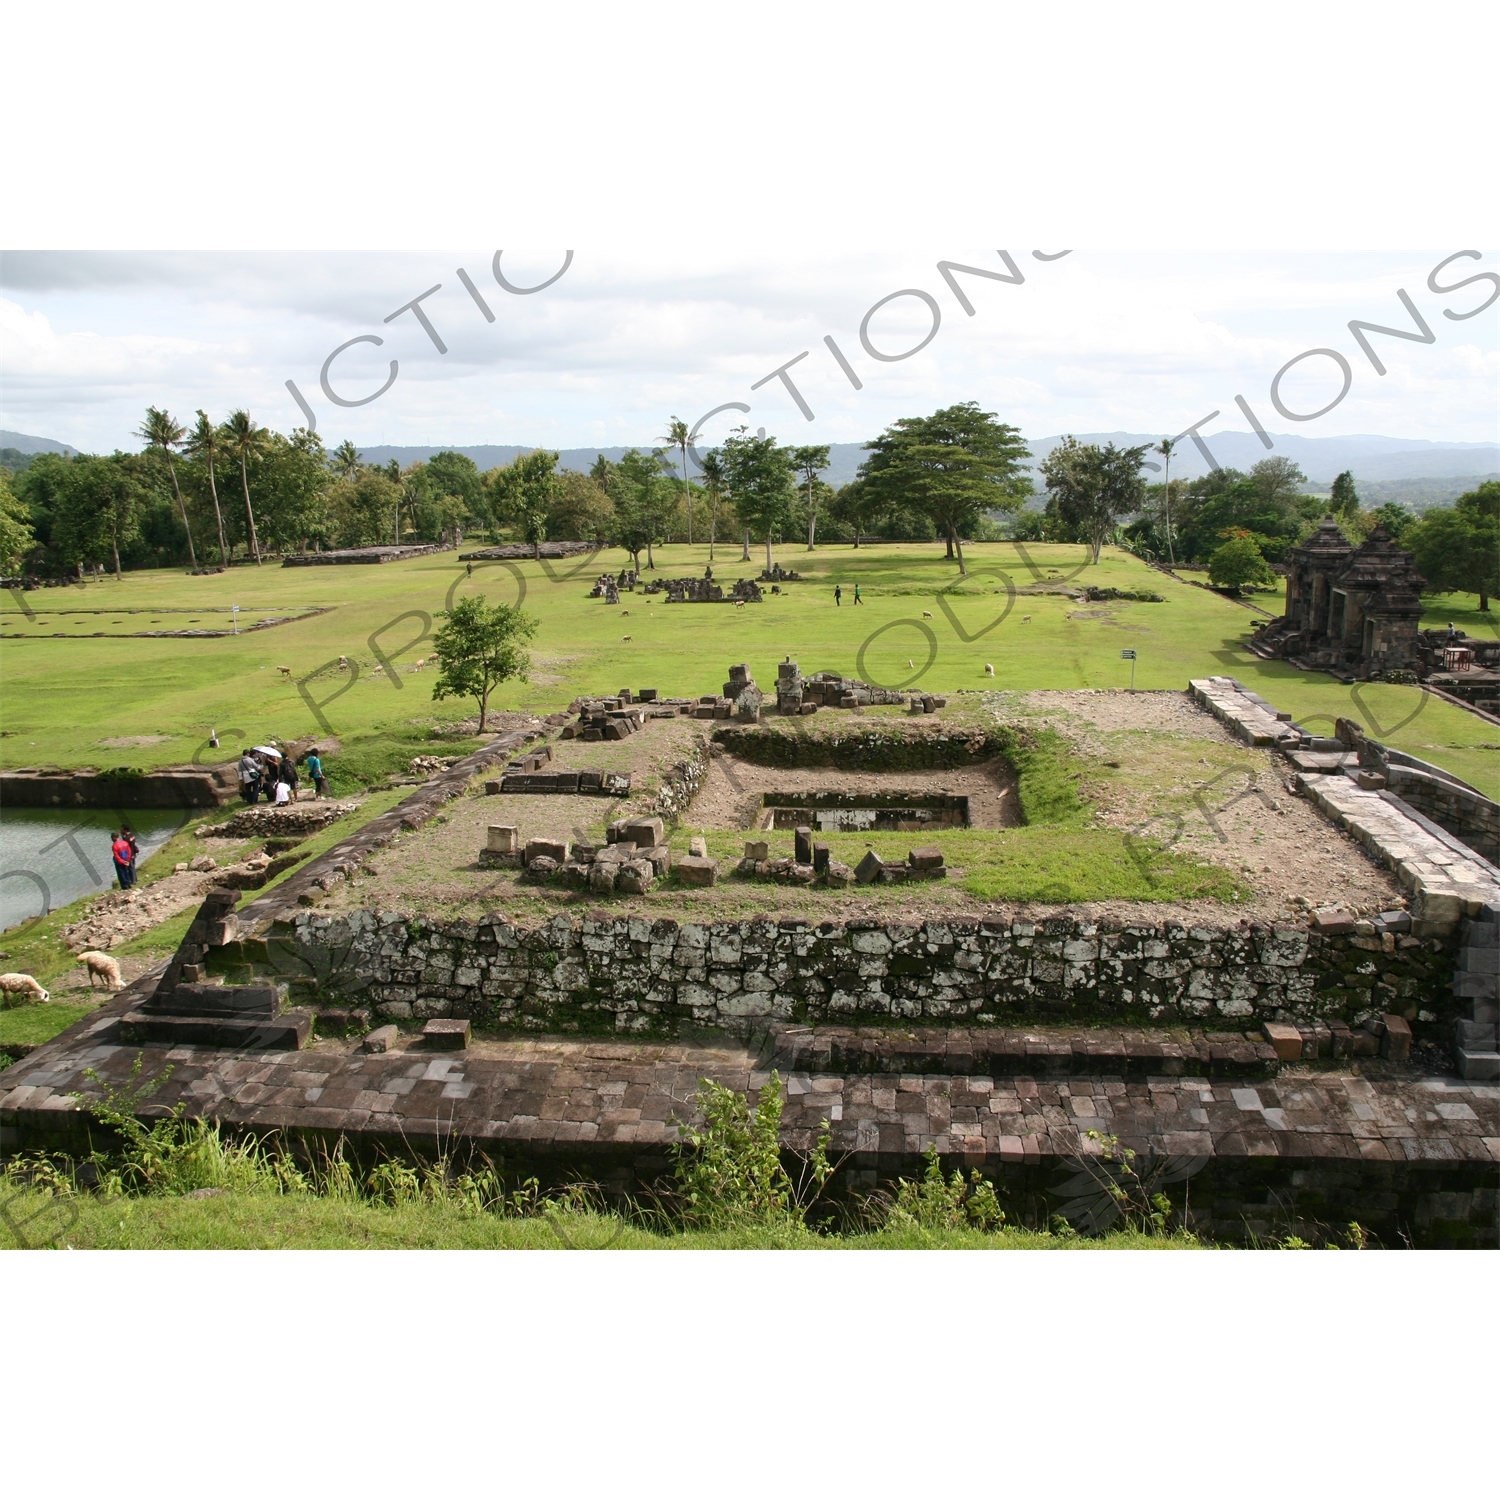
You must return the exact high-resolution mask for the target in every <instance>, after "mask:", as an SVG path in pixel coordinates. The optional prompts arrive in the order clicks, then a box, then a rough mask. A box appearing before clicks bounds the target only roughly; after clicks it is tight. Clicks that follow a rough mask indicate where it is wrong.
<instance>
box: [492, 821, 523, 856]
mask: <svg viewBox="0 0 1500 1500" xmlns="http://www.w3.org/2000/svg"><path fill="white" fill-rule="evenodd" d="M484 847H485V849H486V851H487V852H488V853H490V854H516V853H518V852H519V851H520V848H521V830H520V829H519V828H516V827H513V826H512V825H511V824H509V823H491V824H490V826H489V828H488V830H487V832H486V836H485V841H484Z"/></svg>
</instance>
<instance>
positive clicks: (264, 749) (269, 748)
mask: <svg viewBox="0 0 1500 1500" xmlns="http://www.w3.org/2000/svg"><path fill="white" fill-rule="evenodd" d="M255 753H256V754H257V755H271V756H274V757H275V758H276V759H277V760H280V759H281V751H279V750H278V749H277V748H276V747H275V746H274V745H256V746H255Z"/></svg>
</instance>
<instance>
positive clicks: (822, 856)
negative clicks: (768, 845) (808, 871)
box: [761, 844, 833, 875]
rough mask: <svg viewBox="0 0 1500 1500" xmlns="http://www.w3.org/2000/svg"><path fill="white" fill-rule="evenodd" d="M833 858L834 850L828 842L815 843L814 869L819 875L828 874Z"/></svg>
mask: <svg viewBox="0 0 1500 1500" xmlns="http://www.w3.org/2000/svg"><path fill="white" fill-rule="evenodd" d="M761 847H762V848H764V847H765V845H764V844H763V845H761ZM832 858H833V850H832V848H831V846H829V845H828V844H814V845H813V869H815V870H816V871H817V872H818V874H819V875H826V874H827V873H828V864H829V861H830V860H831V859H832Z"/></svg>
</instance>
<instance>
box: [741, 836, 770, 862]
mask: <svg viewBox="0 0 1500 1500" xmlns="http://www.w3.org/2000/svg"><path fill="white" fill-rule="evenodd" d="M770 857H771V846H770V844H769V843H767V842H766V840H765V839H746V840H745V858H746V859H769V858H770Z"/></svg>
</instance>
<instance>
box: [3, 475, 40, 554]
mask: <svg viewBox="0 0 1500 1500" xmlns="http://www.w3.org/2000/svg"><path fill="white" fill-rule="evenodd" d="M35 545H36V533H35V531H34V530H33V529H32V525H31V515H30V512H29V511H28V510H27V507H26V502H25V501H23V500H22V499H21V497H20V496H19V495H17V494H16V492H15V491H14V490H13V489H11V487H10V470H9V469H0V568H4V569H5V571H6V572H10V571H11V570H12V569H19V568H20V567H21V565H22V563H23V562H24V561H25V559H26V554H27V553H28V552H30V551H31V549H32V547H34V546H35Z"/></svg>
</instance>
